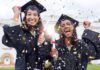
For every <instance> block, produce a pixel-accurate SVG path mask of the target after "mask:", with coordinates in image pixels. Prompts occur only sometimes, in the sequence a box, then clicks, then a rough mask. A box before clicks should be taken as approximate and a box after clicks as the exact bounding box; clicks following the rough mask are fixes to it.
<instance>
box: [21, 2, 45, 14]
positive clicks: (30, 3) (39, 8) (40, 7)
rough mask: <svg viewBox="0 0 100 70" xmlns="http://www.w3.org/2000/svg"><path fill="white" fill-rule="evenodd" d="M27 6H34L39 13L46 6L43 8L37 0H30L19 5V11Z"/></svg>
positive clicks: (23, 10) (24, 9) (22, 10)
mask: <svg viewBox="0 0 100 70" xmlns="http://www.w3.org/2000/svg"><path fill="white" fill-rule="evenodd" d="M29 6H33V7H36V8H37V9H38V10H39V13H41V12H44V11H46V8H45V7H44V6H43V5H42V4H40V3H39V2H37V1H36V0H31V1H29V2H27V3H26V4H24V5H23V6H22V7H21V12H25V11H26V9H27V8H28V7H29Z"/></svg>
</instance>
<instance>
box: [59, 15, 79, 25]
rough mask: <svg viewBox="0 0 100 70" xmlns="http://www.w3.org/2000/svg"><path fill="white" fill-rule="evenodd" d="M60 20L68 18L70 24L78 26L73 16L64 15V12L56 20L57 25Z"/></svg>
mask: <svg viewBox="0 0 100 70" xmlns="http://www.w3.org/2000/svg"><path fill="white" fill-rule="evenodd" d="M62 20H70V21H71V22H72V24H74V26H75V27H77V26H78V23H79V22H78V21H77V20H75V19H74V18H71V17H70V16H68V15H65V14H62V15H61V16H60V18H59V19H58V21H57V24H58V25H59V24H60V22H61V21H62Z"/></svg>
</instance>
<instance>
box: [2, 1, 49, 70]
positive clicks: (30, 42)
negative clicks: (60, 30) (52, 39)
mask: <svg viewBox="0 0 100 70" xmlns="http://www.w3.org/2000/svg"><path fill="white" fill-rule="evenodd" d="M45 10H46V9H45V8H44V7H43V6H42V5H41V4H39V3H38V2H37V1H35V0H34V1H29V2H28V3H26V4H25V5H24V6H22V7H21V11H22V12H24V13H25V17H24V19H23V22H22V23H23V25H22V26H20V25H17V26H13V27H9V26H4V27H3V28H4V36H3V39H2V42H3V44H5V45H6V46H8V47H14V48H15V49H16V52H17V58H16V64H15V70H35V69H36V70H43V69H44V64H45V61H46V60H49V59H50V57H49V50H50V46H51V44H50V43H49V41H48V40H47V39H46V38H45V34H44V30H43V25H42V22H41V18H40V13H42V12H43V11H45Z"/></svg>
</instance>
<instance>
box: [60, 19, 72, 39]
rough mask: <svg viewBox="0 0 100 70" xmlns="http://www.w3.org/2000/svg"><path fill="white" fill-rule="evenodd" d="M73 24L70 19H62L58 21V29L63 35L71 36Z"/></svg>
mask: <svg viewBox="0 0 100 70" xmlns="http://www.w3.org/2000/svg"><path fill="white" fill-rule="evenodd" d="M73 30H74V26H73V24H72V23H71V21H70V20H67V19H66V20H62V21H61V23H60V31H61V33H62V34H63V35H64V36H65V37H72V34H73Z"/></svg>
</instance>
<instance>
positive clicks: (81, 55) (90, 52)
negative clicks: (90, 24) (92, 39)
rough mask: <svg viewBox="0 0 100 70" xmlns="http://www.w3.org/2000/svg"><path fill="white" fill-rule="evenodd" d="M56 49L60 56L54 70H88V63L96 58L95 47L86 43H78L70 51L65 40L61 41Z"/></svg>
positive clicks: (58, 41)
mask: <svg viewBox="0 0 100 70" xmlns="http://www.w3.org/2000/svg"><path fill="white" fill-rule="evenodd" d="M56 48H57V50H58V53H59V56H58V58H57V60H56V63H55V62H54V70H86V67H87V63H88V61H89V60H91V59H94V58H95V50H94V47H93V46H89V45H88V44H86V43H84V41H78V42H76V44H74V45H73V46H72V48H71V50H70V51H69V50H68V48H67V47H66V45H65V44H64V41H63V39H59V40H57V43H56Z"/></svg>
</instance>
